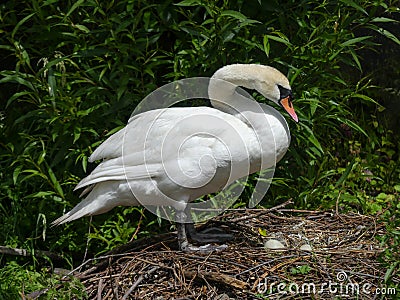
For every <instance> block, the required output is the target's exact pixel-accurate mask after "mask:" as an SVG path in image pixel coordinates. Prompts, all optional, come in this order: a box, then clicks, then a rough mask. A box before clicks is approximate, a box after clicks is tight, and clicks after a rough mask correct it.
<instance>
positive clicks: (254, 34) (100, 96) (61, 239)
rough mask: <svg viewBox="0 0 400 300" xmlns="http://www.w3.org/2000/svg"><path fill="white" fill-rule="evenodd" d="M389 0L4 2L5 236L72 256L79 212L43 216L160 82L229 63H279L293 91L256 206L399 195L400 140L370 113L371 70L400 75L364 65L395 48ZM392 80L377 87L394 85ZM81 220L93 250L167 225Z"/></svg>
mask: <svg viewBox="0 0 400 300" xmlns="http://www.w3.org/2000/svg"><path fill="white" fill-rule="evenodd" d="M396 3H397V2H396V1H370V0H365V1H351V0H342V1H322V2H321V1H314V0H303V1H294V0H292V1H286V2H284V3H282V1H243V0H242V1H236V2H235V1H202V0H184V1H181V2H179V3H174V2H173V1H164V2H160V3H158V2H157V1H111V2H104V1H103V2H102V1H100V2H99V1H92V0H88V1H76V2H75V1H64V2H62V1H56V0H55V1H19V2H15V1H6V2H5V3H3V4H0V5H1V10H0V18H1V21H2V23H1V25H0V26H1V27H0V32H1V37H0V51H1V56H0V60H1V65H2V66H3V68H2V70H1V71H0V83H1V86H2V88H1V89H0V97H1V99H2V100H3V101H2V104H1V108H0V113H1V115H0V128H1V129H2V130H1V152H0V156H1V161H0V164H1V169H0V177H1V182H0V190H1V202H0V214H1V215H0V216H1V218H2V220H4V221H3V222H2V223H1V224H0V228H1V230H0V241H1V244H4V245H8V246H11V247H22V248H27V249H35V248H36V249H38V248H39V249H50V250H52V251H57V252H66V254H68V255H70V256H71V257H72V256H75V255H78V256H80V254H81V253H82V252H83V251H84V249H85V247H86V240H85V239H86V237H85V236H86V232H87V231H88V230H87V228H88V226H89V225H88V219H87V218H86V219H83V220H79V221H76V222H74V223H72V224H68V225H66V226H63V227H59V228H56V229H49V228H48V223H49V221H51V220H54V219H55V218H56V217H58V216H60V215H61V214H62V213H63V212H65V211H66V210H68V209H70V208H71V207H72V206H73V205H74V204H76V203H77V202H78V201H79V200H78V195H77V194H76V193H74V192H73V188H74V186H75V185H76V184H77V182H78V181H79V179H80V178H82V177H84V176H85V172H86V171H87V170H88V169H90V168H91V166H90V165H88V162H87V160H88V156H89V155H90V154H91V152H92V151H93V149H94V148H95V147H97V146H98V145H99V144H100V143H101V142H102V141H103V140H105V139H106V138H107V137H108V136H110V135H111V134H112V133H114V132H116V131H117V130H119V129H120V128H122V127H123V126H124V125H125V123H126V121H127V119H128V117H129V116H130V113H131V112H132V111H133V109H134V107H135V105H136V104H137V103H138V102H139V101H140V100H141V99H143V98H144V97H145V96H146V95H147V94H148V93H150V92H151V91H153V90H154V89H155V88H156V87H158V86H161V85H163V84H166V83H168V82H171V81H172V80H175V79H179V78H185V77H192V76H209V75H211V74H212V73H213V72H214V71H215V70H216V69H218V68H219V67H221V66H222V65H225V64H230V63H251V62H256V63H262V64H268V65H272V66H275V67H277V68H278V69H280V70H282V71H283V72H285V73H287V74H288V77H289V79H290V81H291V84H292V88H293V90H294V92H295V96H296V98H297V99H296V100H295V106H296V110H297V111H298V115H299V117H300V123H298V124H294V123H293V122H290V127H291V131H292V137H293V140H292V145H291V149H290V151H289V153H288V154H287V156H286V157H285V158H284V160H283V161H282V162H280V164H279V166H278V170H277V172H276V178H275V180H274V183H273V186H272V188H271V190H270V192H269V193H268V195H267V198H266V199H265V203H264V204H265V205H273V204H277V203H278V202H280V201H282V199H286V198H293V199H294V200H295V203H296V206H298V207H299V208H300V207H301V208H316V207H324V208H327V207H334V206H335V205H336V203H338V204H339V205H340V207H342V208H343V209H353V210H358V211H362V212H364V213H376V212H377V211H381V210H382V208H383V207H385V205H386V203H388V202H391V201H392V202H394V203H396V201H395V199H398V193H399V190H398V185H397V186H396V183H398V181H399V171H398V166H399V157H398V152H397V149H398V138H397V137H396V136H395V134H394V133H393V132H392V131H390V130H389V129H388V128H387V127H385V124H384V121H383V117H382V116H381V115H380V114H379V111H381V110H383V109H384V108H383V106H382V105H384V104H385V101H386V100H385V99H383V98H380V97H379V95H381V92H380V91H381V88H379V87H377V86H375V85H376V84H382V82H381V81H380V80H379V78H380V72H385V70H388V69H389V68H390V70H391V72H394V73H395V74H397V75H398V72H399V70H400V66H399V62H398V60H397V58H396V59H394V58H393V59H392V63H391V64H390V65H386V64H381V65H380V66H381V67H380V69H378V68H375V67H373V64H374V63H375V60H374V59H375V58H373V54H374V53H375V52H376V51H379V50H380V49H381V48H380V47H381V46H380V44H379V43H385V44H386V45H387V46H386V48H388V47H389V48H393V49H399V45H400V41H399V39H398V38H397V37H396V36H395V34H394V33H393V32H392V31H393V29H396V28H397V30H398V25H397V24H398V23H397V21H395V20H394V19H395V18H398V8H397V7H396ZM397 4H398V3H397ZM396 26H397V27H396ZM374 51H375V52H374ZM397 51H398V50H397ZM371 53H372V54H371ZM395 53H396V52H394V54H393V53H392V54H393V57H395V56H394V55H395ZM365 57H367V58H368V57H370V59H369V60H364V58H365ZM371 57H372V58H371ZM396 64H397V65H396ZM371 66H372V67H371ZM385 68H386V69H385ZM366 70H367V71H366ZM396 72H397V73H396ZM394 80H395V79H394V77H392V81H390V78H389V80H386V81H385V84H386V86H385V88H386V90H388V89H392V90H395V91H396V89H398V88H397V87H398V84H396V83H395V81H394ZM397 92H398V90H397ZM256 97H257V99H259V100H260V101H263V99H262V98H261V97H259V96H258V95H257V96H256ZM244 200H245V199H244ZM244 202H245V201H244ZM392 213H393V214H397V213H398V211H393V212H392ZM90 227H91V229H90V230H91V233H90V235H89V237H90V239H91V240H96V241H97V242H91V243H89V253H91V254H92V255H93V254H96V253H100V252H102V251H106V250H108V249H111V248H112V247H114V246H116V245H118V244H120V243H124V242H127V241H128V240H129V239H131V238H132V235H133V234H135V236H134V238H137V237H138V236H141V235H146V234H150V233H152V232H156V231H159V230H162V229H160V228H159V227H158V226H157V220H156V219H155V217H154V216H152V215H149V214H146V213H144V212H143V211H142V210H141V209H136V208H119V209H115V210H113V212H111V213H109V214H106V215H104V216H99V217H96V218H94V221H93V223H91V225H90ZM139 227H140V230H137V229H139ZM7 260H8V259H7ZM5 261H6V259H4V258H3V259H2V262H3V263H4V262H5ZM68 261H70V263H73V262H71V260H70V259H68ZM72 261H73V259H72Z"/></svg>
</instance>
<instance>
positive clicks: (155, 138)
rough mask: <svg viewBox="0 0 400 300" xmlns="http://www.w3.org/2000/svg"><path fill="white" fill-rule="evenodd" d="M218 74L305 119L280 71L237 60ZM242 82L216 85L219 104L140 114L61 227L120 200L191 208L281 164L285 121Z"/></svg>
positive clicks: (105, 154) (111, 145)
mask: <svg viewBox="0 0 400 300" xmlns="http://www.w3.org/2000/svg"><path fill="white" fill-rule="evenodd" d="M213 78H215V79H221V80H225V81H227V82H230V83H232V84H234V85H238V86H239V85H240V86H244V87H246V88H250V89H256V90H257V91H258V92H260V93H261V94H262V95H263V96H265V97H266V98H268V99H269V100H272V101H273V102H275V103H277V104H279V105H281V106H283V107H284V108H285V109H286V110H287V111H288V113H289V114H290V115H291V116H292V117H293V118H294V119H295V120H296V121H297V116H296V114H295V113H294V110H293V107H292V104H291V98H292V96H291V89H290V85H289V82H288V80H287V78H286V77H285V76H284V75H282V74H281V73H280V72H279V71H277V70H276V69H274V68H271V67H268V66H262V65H254V64H251V65H243V64H237V65H229V66H225V67H223V68H221V69H220V70H218V71H217V72H216V73H215V74H214V76H213ZM234 87H235V86H233V88H229V87H228V88H221V85H220V84H218V81H215V82H214V81H212V82H211V83H210V86H209V95H210V98H211V99H212V100H211V103H212V105H213V106H214V108H209V107H188V108H181V107H172V108H166V109H156V110H150V111H147V112H143V113H141V114H138V115H135V116H133V117H132V118H131V119H130V120H129V122H128V124H127V126H126V127H125V128H123V129H122V130H120V131H118V132H117V133H115V134H113V135H112V136H111V137H109V138H108V139H107V140H106V141H105V142H103V143H102V144H101V145H100V146H99V147H98V148H97V149H96V150H95V151H94V152H93V154H92V155H91V156H90V158H89V161H90V162H94V161H98V160H101V163H100V164H99V165H98V166H97V168H96V169H95V170H94V171H93V172H92V173H91V174H90V175H89V176H87V177H86V178H84V179H83V180H82V181H81V182H80V183H79V184H78V185H77V186H76V189H80V188H85V189H84V191H83V192H82V196H85V197H86V198H85V199H84V200H83V201H82V202H80V203H79V204H78V205H77V206H75V207H74V208H73V209H72V210H71V211H70V212H68V213H67V214H65V215H63V216H62V217H60V218H58V219H57V220H55V221H54V222H53V224H55V225H57V224H62V223H65V222H69V221H73V220H75V219H78V218H80V217H83V216H89V215H97V214H101V213H104V212H107V211H109V210H111V209H112V208H113V207H116V206H119V205H124V206H137V205H140V204H146V205H155V206H157V205H171V206H173V207H175V208H176V209H178V210H183V209H184V207H185V205H183V206H182V203H186V202H188V201H189V202H190V201H193V200H195V199H197V198H199V197H201V196H203V195H206V194H209V193H214V192H217V191H220V190H221V189H222V188H223V187H225V186H227V185H228V184H230V183H231V182H233V181H234V180H237V179H239V178H241V177H243V176H246V175H248V174H251V173H254V172H256V171H259V170H260V169H265V168H268V167H271V166H274V165H275V163H276V162H277V161H279V160H280V159H281V158H282V157H283V155H284V154H285V152H286V150H287V148H288V146H289V143H290V133H289V129H288V126H287V123H286V121H285V119H284V118H283V116H282V115H281V114H280V113H279V112H278V111H277V110H275V109H274V108H272V107H270V106H267V105H264V104H260V105H261V108H262V110H260V109H259V107H258V103H256V102H254V101H250V100H248V99H246V98H244V97H242V96H240V95H238V94H237V93H236V92H235V90H234ZM219 100H222V101H219ZM224 102H225V103H224ZM252 102H254V103H252ZM227 103H229V105H232V107H233V108H235V109H232V107H229V106H228V105H226V104H227ZM254 104H257V107H258V109H257V107H253V106H252V105H254ZM266 122H267V123H266ZM265 124H269V128H266V127H265ZM260 143H261V144H262V145H261V144H260ZM165 195H166V196H167V197H165ZM138 199H139V200H140V202H139V201H138ZM180 242H181V241H180ZM181 248H182V249H185V246H184V245H182V244H181ZM186 248H187V247H186Z"/></svg>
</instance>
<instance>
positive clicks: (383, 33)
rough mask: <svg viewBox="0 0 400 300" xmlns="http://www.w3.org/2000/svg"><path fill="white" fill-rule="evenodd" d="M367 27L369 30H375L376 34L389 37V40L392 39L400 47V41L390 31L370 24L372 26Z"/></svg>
mask: <svg viewBox="0 0 400 300" xmlns="http://www.w3.org/2000/svg"><path fill="white" fill-rule="evenodd" d="M366 27H368V28H370V29H372V30H375V31H376V32H378V33H380V34H382V35H383V36H385V37H387V38H388V39H391V40H392V41H393V42H395V43H396V44H398V45H400V40H399V39H398V38H397V37H396V36H395V35H394V34H393V33H391V32H390V31H388V30H386V29H383V28H381V27H379V26H376V25H373V24H370V25H368V26H366Z"/></svg>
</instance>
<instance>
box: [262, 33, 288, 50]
mask: <svg viewBox="0 0 400 300" xmlns="http://www.w3.org/2000/svg"><path fill="white" fill-rule="evenodd" d="M266 36H267V37H268V38H269V39H271V40H274V41H276V42H279V43H282V44H285V45H286V46H289V47H291V46H292V44H291V43H290V42H289V40H287V39H285V38H282V37H279V36H274V35H270V34H267V35H266Z"/></svg>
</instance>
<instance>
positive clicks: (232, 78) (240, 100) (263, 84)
mask: <svg viewBox="0 0 400 300" xmlns="http://www.w3.org/2000/svg"><path fill="white" fill-rule="evenodd" d="M278 73H279V72H278ZM279 75H280V73H279ZM273 76H277V71H276V70H275V69H274V68H271V67H268V66H263V65H256V64H235V65H229V66H225V67H223V68H221V69H219V70H218V71H217V72H215V73H214V75H213V76H212V79H211V80H210V84H209V88H208V94H209V97H210V100H211V104H212V105H213V106H214V107H215V108H217V109H219V110H221V111H224V112H227V113H230V114H235V112H234V110H232V107H235V108H240V107H241V106H242V105H244V103H248V99H247V98H246V97H240V95H239V94H238V93H237V92H236V88H237V87H238V86H241V87H245V88H248V89H252V90H257V91H258V92H260V93H261V94H262V95H263V96H265V97H267V98H269V99H271V98H272V99H274V98H278V97H279V95H275V94H274V93H276V92H277V91H276V90H275V89H274V82H275V80H274V78H273Z"/></svg>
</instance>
